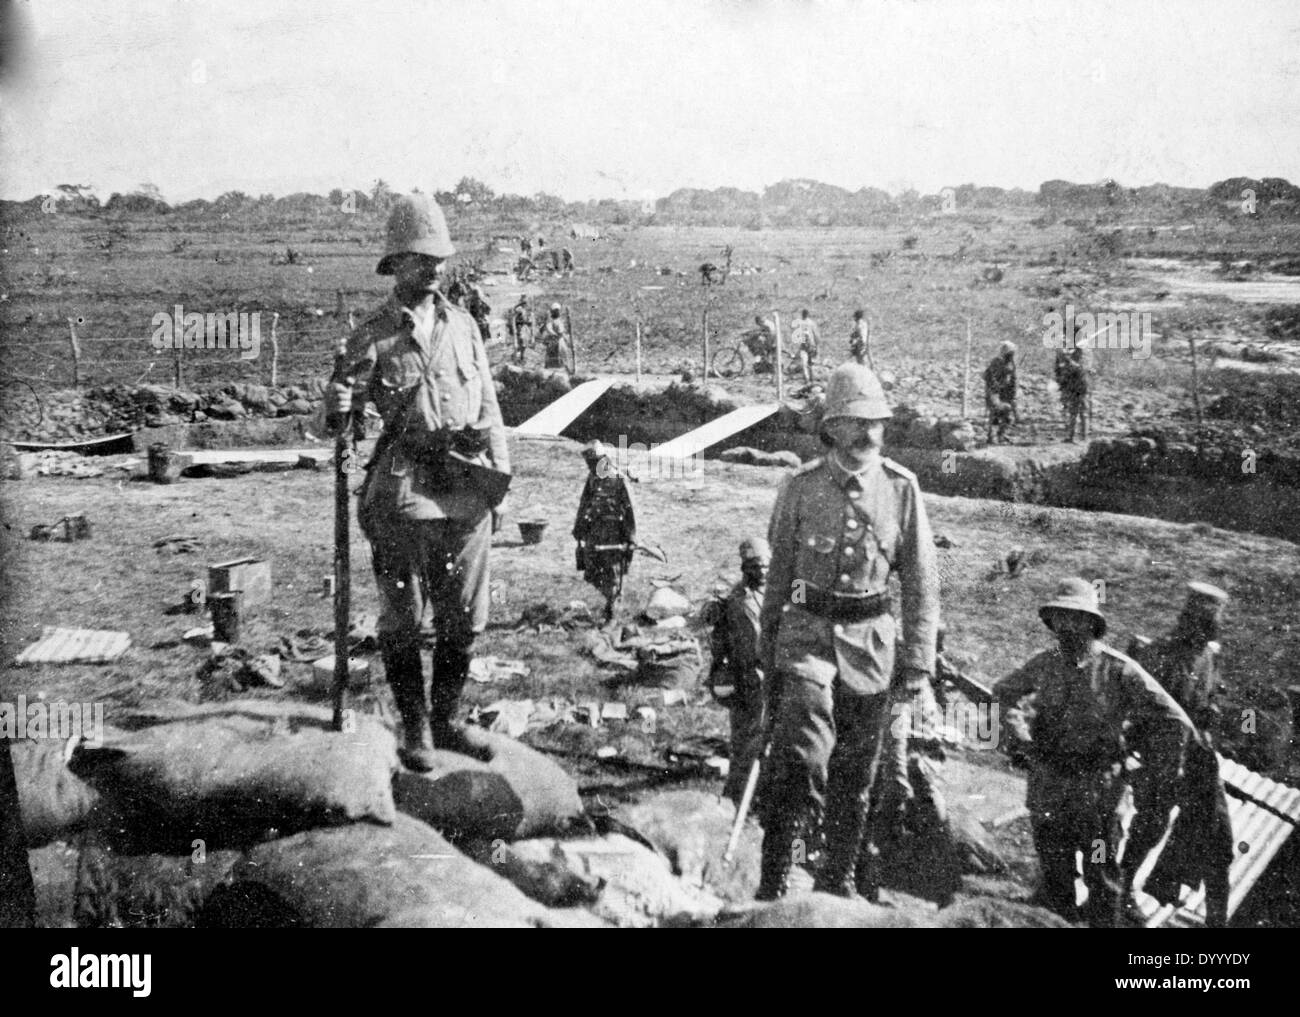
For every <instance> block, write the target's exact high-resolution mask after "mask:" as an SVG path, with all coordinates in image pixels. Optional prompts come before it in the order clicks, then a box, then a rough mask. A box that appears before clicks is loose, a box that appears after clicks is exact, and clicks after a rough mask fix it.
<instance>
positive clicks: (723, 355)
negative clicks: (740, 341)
mask: <svg viewBox="0 0 1300 1017" xmlns="http://www.w3.org/2000/svg"><path fill="white" fill-rule="evenodd" d="M709 369H710V370H711V371H712V372H713V376H714V377H715V378H735V377H738V376H740V375H742V374H744V373H745V355H744V354H743V353H741V352H740V347H738V346H733V347H732V348H730V349H726V350H718V352H717V353H715V354H713V362H712V364H710V365H709Z"/></svg>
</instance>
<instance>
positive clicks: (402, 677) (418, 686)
mask: <svg viewBox="0 0 1300 1017" xmlns="http://www.w3.org/2000/svg"><path fill="white" fill-rule="evenodd" d="M379 648H380V653H381V654H382V655H383V658H384V674H385V675H386V676H387V678H388V684H389V685H390V686H392V689H393V699H394V700H395V701H396V703H397V712H398V714H399V715H400V716H401V718H402V750H401V752H400V753H399V755H400V756H401V759H402V763H403V764H404V765H405V766H406V767H407V768H408V769H411V770H415V771H417V772H419V773H428V772H429V771H430V770H432V769H433V739H432V737H431V736H430V733H429V714H428V711H427V710H426V708H425V705H424V668H423V666H422V664H421V662H420V644H419V643H418V642H416V641H415V640H414V639H412V638H407V637H405V636H390V635H381V636H380V638H379Z"/></svg>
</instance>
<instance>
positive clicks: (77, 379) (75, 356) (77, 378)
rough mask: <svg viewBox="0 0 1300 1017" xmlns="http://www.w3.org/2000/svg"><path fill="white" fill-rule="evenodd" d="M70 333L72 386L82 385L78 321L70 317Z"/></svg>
mask: <svg viewBox="0 0 1300 1017" xmlns="http://www.w3.org/2000/svg"><path fill="white" fill-rule="evenodd" d="M68 334H69V335H70V336H71V341H72V387H73V388H80V387H81V347H80V346H79V345H77V322H76V320H75V319H73V318H69V319H68Z"/></svg>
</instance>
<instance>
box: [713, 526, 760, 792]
mask: <svg viewBox="0 0 1300 1017" xmlns="http://www.w3.org/2000/svg"><path fill="white" fill-rule="evenodd" d="M771 560H772V551H771V548H770V547H769V546H768V543H767V541H766V540H764V539H763V538H762V537H746V538H745V539H744V540H742V541H741V542H740V576H741V578H740V582H738V583H736V585H735V586H733V587H732V588H731V590H730V591H729V592H728V593H727V596H726V599H725V600H723V601H721V603H720V604H719V606H720V608H721V611H720V612H719V613H718V615H717V616H716V617H715V621H714V625H713V641H712V651H713V665H712V668H711V670H710V674H709V687H710V689H711V690H712V692H713V696H714V698H715V699H716V700H717V701H718V702H719V703H721V704H723V705H724V706H726V707H727V708H728V710H730V712H731V769H730V770H729V771H728V774H727V783H726V785H725V786H724V787H723V789H722V793H723V794H724V795H726V796H727V797H728V798H730V799H731V800H732V801H733V802H735V803H736V804H737V805H739V804H740V798H741V795H742V794H743V793H744V790H745V781H746V778H747V777H748V776H749V770H750V767H751V766H752V765H753V762H754V760H755V759H757V758H758V756H759V754H760V753H761V752H762V751H763V669H762V667H761V666H760V665H759V659H758V619H759V612H760V611H761V610H762V607H763V593H764V591H765V589H766V585H767V567H768V565H769V564H770V563H771Z"/></svg>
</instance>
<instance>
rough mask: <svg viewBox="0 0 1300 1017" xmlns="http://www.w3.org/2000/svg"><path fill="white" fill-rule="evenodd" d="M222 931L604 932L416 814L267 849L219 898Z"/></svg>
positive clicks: (212, 903) (214, 897)
mask: <svg viewBox="0 0 1300 1017" xmlns="http://www.w3.org/2000/svg"><path fill="white" fill-rule="evenodd" d="M198 924H199V925H200V926H201V927H217V928H293V927H310V928H374V927H405V928H545V927H552V926H562V927H564V926H598V925H600V924H601V923H600V922H599V921H597V920H596V919H593V918H592V917H591V916H590V915H588V914H586V913H585V912H581V911H569V912H553V911H551V910H550V909H548V908H546V907H543V906H542V905H540V904H537V903H536V902H534V901H532V900H529V899H528V898H527V897H526V896H524V894H522V893H521V892H520V891H519V890H517V889H515V887H513V886H512V885H511V884H510V883H509V882H508V881H507V880H505V879H503V878H501V877H500V876H498V875H496V874H495V873H493V872H491V871H490V870H489V869H487V868H485V867H484V866H482V865H479V864H477V863H476V862H473V861H470V860H469V859H468V858H466V857H465V856H464V855H462V854H461V853H460V852H458V851H457V850H456V849H455V848H453V847H452V846H451V844H449V843H448V842H447V841H446V840H444V839H443V838H442V837H441V836H439V835H438V833H437V832H436V831H435V830H432V829H430V828H429V827H428V826H425V825H424V824H423V823H420V822H418V821H417V820H414V819H411V818H409V817H407V816H398V817H397V819H396V820H395V822H394V823H393V825H392V826H376V825H374V824H370V823H355V824H353V825H351V826H346V827H341V828H337V829H322V830H309V831H307V832H306V833H300V834H297V835H296V836H293V837H286V838H282V839H280V840H275V841H271V842H269V843H266V844H262V845H259V846H258V847H256V848H254V849H253V850H251V851H249V852H248V855H247V857H245V858H244V859H243V860H242V861H241V862H239V863H238V864H237V865H235V867H234V868H233V870H232V871H231V873H230V875H229V877H228V878H227V880H226V881H225V882H224V883H223V884H222V885H220V886H218V887H217V888H216V889H214V890H213V892H212V893H211V894H210V895H209V897H208V900H207V904H206V906H205V908H204V910H203V913H202V914H201V916H200V918H199V921H198Z"/></svg>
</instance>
